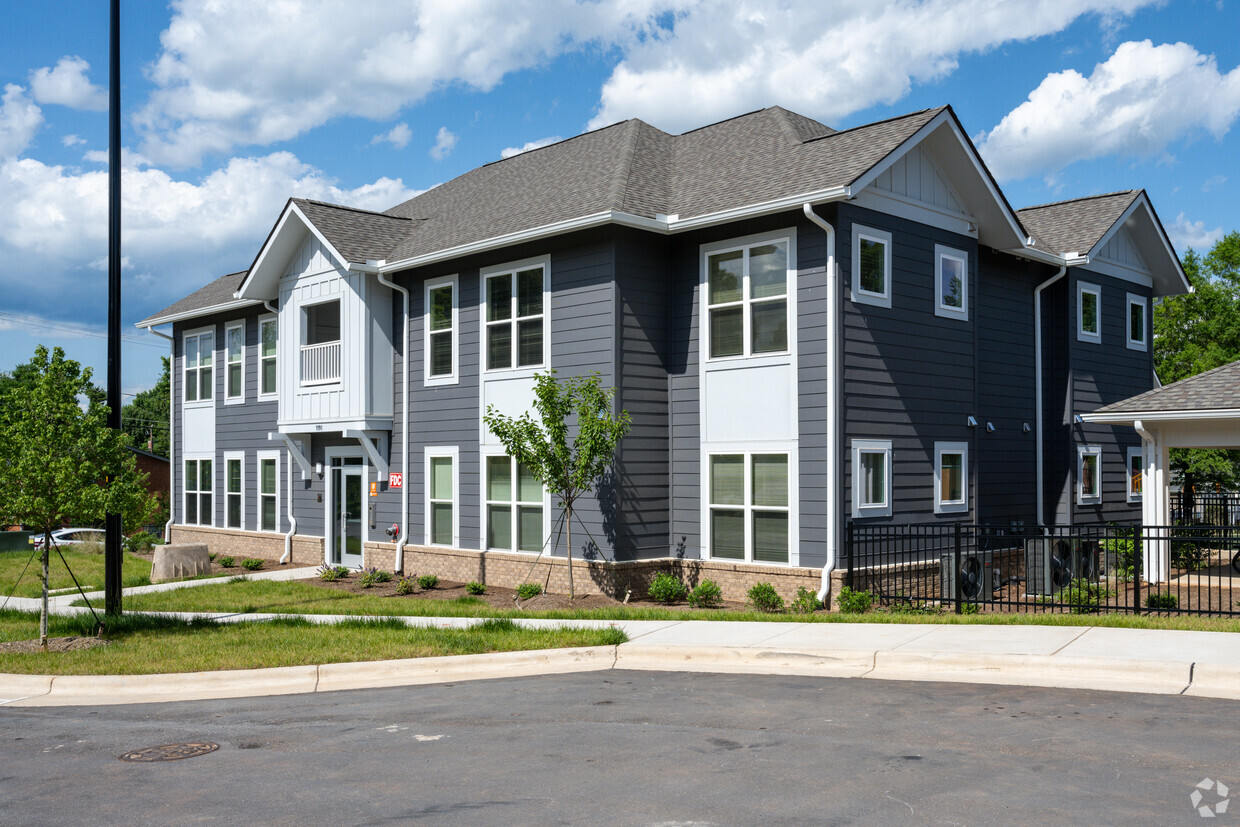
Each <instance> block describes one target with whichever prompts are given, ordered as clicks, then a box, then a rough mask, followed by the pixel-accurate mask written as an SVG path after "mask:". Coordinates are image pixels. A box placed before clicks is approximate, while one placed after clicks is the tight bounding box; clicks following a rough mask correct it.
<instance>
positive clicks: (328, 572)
mask: <svg viewBox="0 0 1240 827" xmlns="http://www.w3.org/2000/svg"><path fill="white" fill-rule="evenodd" d="M348 576H349V569H348V567H347V566H323V567H321V568H320V569H319V579H320V580H325V581H327V582H328V583H330V582H332V581H333V580H340V579H342V578H344V577H348Z"/></svg>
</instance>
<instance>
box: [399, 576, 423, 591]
mask: <svg viewBox="0 0 1240 827" xmlns="http://www.w3.org/2000/svg"><path fill="white" fill-rule="evenodd" d="M417 588H418V584H417V581H415V580H414V579H413V578H412V577H402V578H401V579H399V580H397V581H396V593H397V594H413V593H414V592H415V591H417Z"/></svg>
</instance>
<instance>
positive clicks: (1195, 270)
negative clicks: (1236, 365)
mask: <svg viewBox="0 0 1240 827" xmlns="http://www.w3.org/2000/svg"><path fill="white" fill-rule="evenodd" d="M1181 264H1182V265H1183V267H1184V273H1185V274H1186V275H1187V276H1188V280H1189V283H1190V284H1192V286H1193V292H1192V293H1188V294H1185V295H1183V296H1168V297H1166V298H1164V299H1162V300H1161V301H1160V302H1159V303H1158V304H1157V305H1156V306H1155V308H1154V369H1155V370H1157V371H1158V377H1159V378H1160V379H1161V380H1162V381H1163V382H1166V383H1170V382H1178V381H1179V380H1181V379H1187V378H1188V377H1190V376H1196V375H1197V374H1199V373H1204V372H1205V371H1207V370H1212V369H1214V368H1217V367H1221V366H1223V365H1226V364H1228V363H1230V362H1234V361H1236V360H1237V359H1240V233H1237V232H1231V233H1228V234H1227V235H1226V236H1224V237H1223V238H1222V239H1220V240H1219V241H1218V242H1217V243H1216V244H1215V245H1214V246H1213V247H1212V248H1211V249H1210V252H1208V253H1206V255H1205V256H1201V255H1199V254H1198V253H1197V252H1195V251H1194V250H1191V249H1190V250H1188V251H1187V252H1186V253H1185V254H1184V258H1183V259H1182V261H1181ZM1171 471H1172V474H1173V475H1174V477H1175V479H1176V480H1177V481H1178V482H1179V483H1180V486H1181V489H1182V491H1183V492H1185V494H1186V495H1187V496H1188V497H1190V498H1191V496H1192V492H1193V491H1194V489H1197V488H1201V487H1205V486H1209V487H1214V486H1218V487H1221V488H1225V489H1227V490H1233V491H1234V490H1236V487H1237V485H1240V451H1223V450H1205V449H1187V448H1175V449H1172V451H1171ZM1185 507H1186V509H1187V511H1186V513H1191V509H1192V506H1191V500H1190V501H1189V503H1187V504H1186V506H1185Z"/></svg>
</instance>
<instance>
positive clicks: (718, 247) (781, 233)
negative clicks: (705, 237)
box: [698, 227, 797, 363]
mask: <svg viewBox="0 0 1240 827" xmlns="http://www.w3.org/2000/svg"><path fill="white" fill-rule="evenodd" d="M777 241H782V242H783V243H784V245H785V249H786V250H787V252H788V275H787V280H786V282H785V287H786V290H787V292H786V293H785V294H784V302H785V304H784V309H785V311H786V312H787V314H788V317H787V329H788V347H786V348H785V349H784V350H773V351H769V352H766V353H753V352H751V349H752V347H753V342H752V341H750V338H751V332H752V323H751V321H750V316H751V311H750V307H752V305H753V304H754V301H753V300H752V299H750V298H749V292H748V287H747V285H748V283H749V257H748V256H746V257H745V266H744V278H743V280H742V282H741V299H740V301H739V302H735V303H732V304H739V306H740V307H741V345H742V348H743V350H742V352H741V353H739V354H737V355H735V356H711V355H710V350H711V343H710V307H711V304H710V271H709V268H708V261H709V259H710V257H711V256H713V255H718V254H719V253H728V252H735V251H737V250H748V249H749V248H751V247H761V246H762V245H764V244H771V243H772V242H777ZM699 256H700V260H699V262H698V270H699V273H700V277H699V282H698V285H699V290H698V294H699V297H700V301H699V304H700V306H701V312H700V313H699V316H700V322H699V324H698V330H699V331H700V337H701V340H702V345H701V353H702V354H703V357H704V358H703V359H702V362H703V363H722V362H735V361H759V360H763V359H766V360H770V359H774V360H776V361H779V362H781V363H782V362H786V361H787V360H788V357H789V356H791V355H795V353H796V341H797V326H796V319H797V311H796V299H797V234H796V228H792V227H790V228H788V229H784V230H775V231H773V232H769V233H759V234H757V235H749V236H744V237H742V238H729V239H726V240H724V241H716V242H713V243H711V244H703V245H701V247H700V248H699ZM757 303H758V304H762V303H763V300H762V299H759V300H758V302H757Z"/></svg>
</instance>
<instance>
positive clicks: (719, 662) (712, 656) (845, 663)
mask: <svg viewBox="0 0 1240 827" xmlns="http://www.w3.org/2000/svg"><path fill="white" fill-rule="evenodd" d="M616 668H617V669H644V670H649V671H654V672H729V673H734V674H735V673H741V674H751V675H819V676H821V677H829V678H860V677H862V676H864V675H865V674H866V673H867V672H869V671H870V670H872V669H873V668H874V652H872V651H870V652H867V651H861V650H838V651H822V650H814V651H796V650H773V649H758V648H742V647H733V646H644V645H640V644H638V645H634V644H628V643H626V644H621V645H620V646H618V647H617V651H616Z"/></svg>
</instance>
